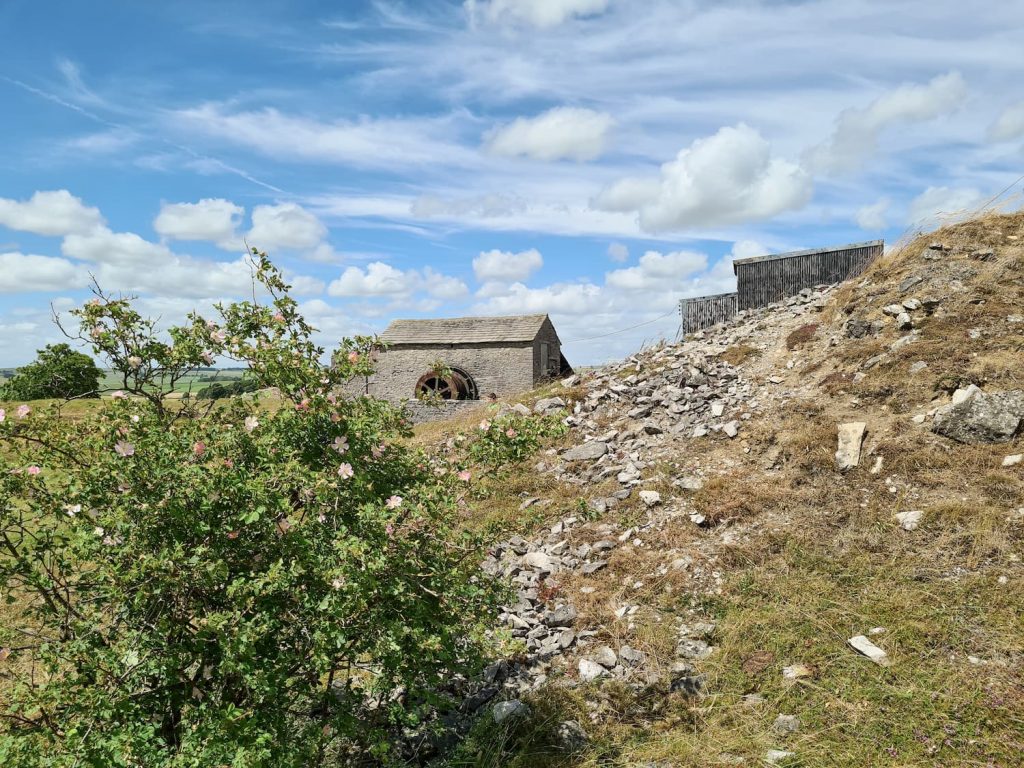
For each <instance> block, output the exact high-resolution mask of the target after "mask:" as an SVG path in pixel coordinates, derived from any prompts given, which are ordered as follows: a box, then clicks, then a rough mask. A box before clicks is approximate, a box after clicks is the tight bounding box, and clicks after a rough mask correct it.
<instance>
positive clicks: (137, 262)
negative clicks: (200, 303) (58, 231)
mask: <svg viewBox="0 0 1024 768" xmlns="http://www.w3.org/2000/svg"><path fill="white" fill-rule="evenodd" d="M60 249H61V252H62V253H63V254H64V255H65V256H69V257H70V258H73V259H80V260H82V261H91V262H94V263H96V264H110V265H114V266H123V267H131V268H155V267H157V266H159V265H160V264H161V263H165V262H167V261H169V260H171V259H173V258H174V254H173V253H171V251H170V249H169V248H167V246H165V245H160V244H159V243H151V242H150V241H148V240H146V239H145V238H142V237H139V236H138V235H137V234H135V233H134V232H112V231H111V230H109V229H108V228H107V227H97V228H96V229H94V230H93V231H92V232H89V233H88V234H81V235H79V234H74V235H68V236H67V237H65V238H64V241H63V242H62V243H61V247H60ZM198 277H199V276H197V278H198Z"/></svg>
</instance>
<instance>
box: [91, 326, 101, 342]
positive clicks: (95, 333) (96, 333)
mask: <svg viewBox="0 0 1024 768" xmlns="http://www.w3.org/2000/svg"><path fill="white" fill-rule="evenodd" d="M89 335H90V336H92V337H93V338H94V339H98V338H99V337H100V336H102V335H103V329H102V328H101V327H100V326H98V325H97V326H95V327H94V328H92V330H90V331H89Z"/></svg>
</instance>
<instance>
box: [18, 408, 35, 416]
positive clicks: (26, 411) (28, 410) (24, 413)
mask: <svg viewBox="0 0 1024 768" xmlns="http://www.w3.org/2000/svg"><path fill="white" fill-rule="evenodd" d="M30 413H32V409H31V408H30V407H29V406H27V405H19V406H18V418H19V419H24V418H25V417H26V416H28V415H29V414H30Z"/></svg>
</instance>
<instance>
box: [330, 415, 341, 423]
mask: <svg viewBox="0 0 1024 768" xmlns="http://www.w3.org/2000/svg"><path fill="white" fill-rule="evenodd" d="M331 421H333V422H334V423H335V424H337V423H338V422H339V421H341V414H340V413H332V414H331Z"/></svg>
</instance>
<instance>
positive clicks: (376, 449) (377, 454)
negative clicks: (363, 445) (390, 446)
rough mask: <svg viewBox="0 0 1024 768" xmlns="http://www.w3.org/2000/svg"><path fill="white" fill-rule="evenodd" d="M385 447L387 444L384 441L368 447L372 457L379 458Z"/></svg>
mask: <svg viewBox="0 0 1024 768" xmlns="http://www.w3.org/2000/svg"><path fill="white" fill-rule="evenodd" d="M386 448H387V446H386V445H384V443H381V444H380V445H375V446H373V448H371V449H370V453H372V454H373V458H375V459H379V458H380V457H381V456H383V455H384V450H385V449H386Z"/></svg>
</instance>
